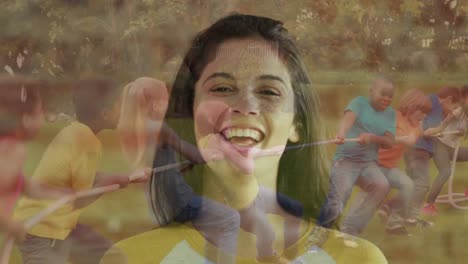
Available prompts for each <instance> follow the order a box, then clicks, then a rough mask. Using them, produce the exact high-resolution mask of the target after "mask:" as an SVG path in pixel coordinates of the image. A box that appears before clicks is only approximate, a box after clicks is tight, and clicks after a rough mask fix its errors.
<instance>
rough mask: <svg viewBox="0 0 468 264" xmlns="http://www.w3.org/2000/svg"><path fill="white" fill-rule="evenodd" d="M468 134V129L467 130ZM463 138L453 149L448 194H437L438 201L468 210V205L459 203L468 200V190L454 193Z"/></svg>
mask: <svg viewBox="0 0 468 264" xmlns="http://www.w3.org/2000/svg"><path fill="white" fill-rule="evenodd" d="M465 134H466V131H465ZM461 141H462V140H461V138H459V139H458V142H457V145H456V147H455V150H454V151H453V158H452V166H451V168H450V177H449V182H448V186H447V187H448V191H447V194H441V195H439V196H437V199H436V203H448V204H450V205H451V206H453V207H454V208H457V209H461V210H468V206H460V205H458V204H457V203H460V202H464V201H468V192H466V191H465V192H464V193H454V192H453V178H454V175H455V166H456V164H457V156H458V150H459V149H460V144H461Z"/></svg>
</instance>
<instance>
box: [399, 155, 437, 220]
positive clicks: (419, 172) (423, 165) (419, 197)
mask: <svg viewBox="0 0 468 264" xmlns="http://www.w3.org/2000/svg"><path fill="white" fill-rule="evenodd" d="M430 159H431V153H429V152H428V151H425V150H422V149H417V148H413V149H408V151H406V153H405V164H406V174H407V175H408V176H409V177H410V178H411V179H412V180H413V184H414V190H413V195H412V198H411V202H410V207H409V209H408V218H412V219H416V218H418V217H419V211H420V210H421V207H422V205H423V203H424V198H425V196H426V193H427V191H428V190H429V180H430V179H429V161H430Z"/></svg>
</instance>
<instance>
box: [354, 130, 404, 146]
mask: <svg viewBox="0 0 468 264" xmlns="http://www.w3.org/2000/svg"><path fill="white" fill-rule="evenodd" d="M358 142H359V144H369V143H377V144H378V145H379V147H381V148H385V149H388V148H391V147H392V146H393V144H395V137H394V136H393V134H392V133H390V132H388V131H386V132H385V133H384V135H383V136H377V135H375V134H372V133H362V134H361V135H359V141H358Z"/></svg>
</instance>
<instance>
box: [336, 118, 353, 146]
mask: <svg viewBox="0 0 468 264" xmlns="http://www.w3.org/2000/svg"><path fill="white" fill-rule="evenodd" d="M355 121H356V114H355V113H353V112H352V111H349V110H348V111H346V112H345V114H344V116H343V119H341V122H340V126H339V128H338V133H336V137H335V139H336V144H343V143H344V139H345V137H346V133H348V131H349V129H350V128H351V127H352V126H353V124H354V122H355Z"/></svg>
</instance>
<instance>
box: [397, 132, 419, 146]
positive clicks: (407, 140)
mask: <svg viewBox="0 0 468 264" xmlns="http://www.w3.org/2000/svg"><path fill="white" fill-rule="evenodd" d="M416 141H418V136H417V135H414V134H410V135H408V136H405V137H397V138H395V143H396V144H404V145H405V146H407V147H412V146H413V145H414V144H416Z"/></svg>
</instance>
